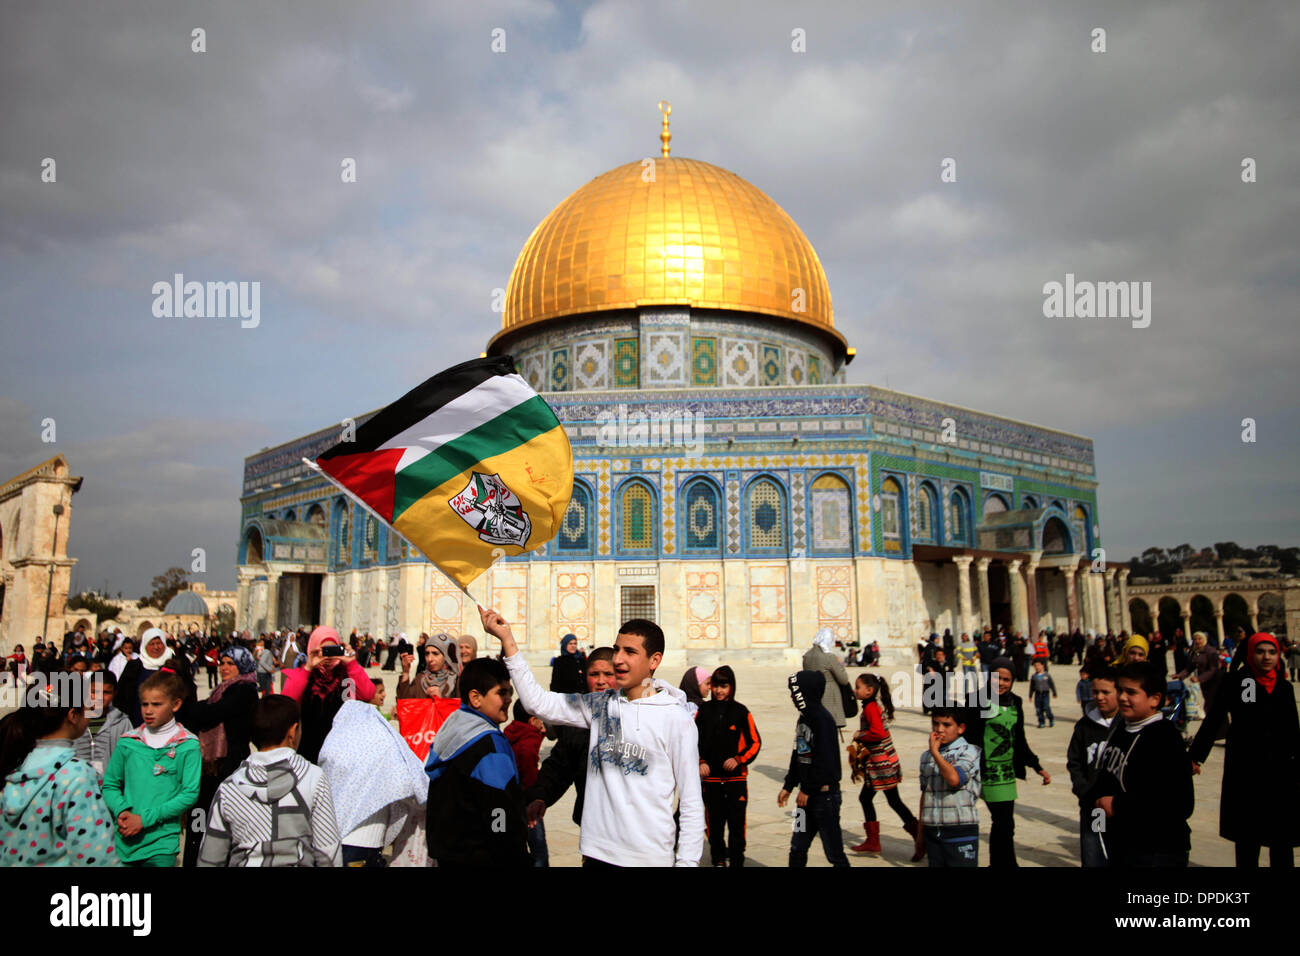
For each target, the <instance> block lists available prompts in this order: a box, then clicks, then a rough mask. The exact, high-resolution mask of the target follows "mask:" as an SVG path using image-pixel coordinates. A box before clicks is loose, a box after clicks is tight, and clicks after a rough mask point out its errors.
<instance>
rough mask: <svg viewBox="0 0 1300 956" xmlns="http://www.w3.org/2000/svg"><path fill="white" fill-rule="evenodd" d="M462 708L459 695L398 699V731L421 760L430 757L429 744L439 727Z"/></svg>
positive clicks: (396, 710)
mask: <svg viewBox="0 0 1300 956" xmlns="http://www.w3.org/2000/svg"><path fill="white" fill-rule="evenodd" d="M459 709H460V698H459V697H422V698H411V699H409V700H399V701H397V707H396V709H395V712H396V714H397V732H398V733H399V734H401V735H402V739H403V740H405V741H406V744H407V746H409V747H410V748H411V750H413V751H414V752H415V755H416V756H417V757H419V758H420V760H421V761H425V760H428V759H429V745H430V744H432V743H433V738H434V737H435V736H437V734H438V728H439V727H441V726H442V722H443V721H444V720H446V719H447V716H448V715H449V714H451V713H452V711H455V710H459Z"/></svg>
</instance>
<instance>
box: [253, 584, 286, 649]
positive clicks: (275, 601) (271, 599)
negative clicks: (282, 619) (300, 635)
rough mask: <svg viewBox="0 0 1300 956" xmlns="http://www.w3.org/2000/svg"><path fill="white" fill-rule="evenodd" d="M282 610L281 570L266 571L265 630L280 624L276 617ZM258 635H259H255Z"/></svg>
mask: <svg viewBox="0 0 1300 956" xmlns="http://www.w3.org/2000/svg"><path fill="white" fill-rule="evenodd" d="M279 612H280V572H279V571H268V572H267V573H266V623H265V624H264V625H263V626H262V629H263V630H266V631H274V630H276V629H277V628H278V627H279V626H280V625H279V624H278V623H277V621H276V619H277V617H278V616H279ZM253 636H254V637H256V636H257V635H253Z"/></svg>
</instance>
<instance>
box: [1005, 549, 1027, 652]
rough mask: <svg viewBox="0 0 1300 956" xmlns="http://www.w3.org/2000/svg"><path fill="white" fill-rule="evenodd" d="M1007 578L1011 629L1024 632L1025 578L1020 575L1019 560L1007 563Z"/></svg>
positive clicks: (1025, 627)
mask: <svg viewBox="0 0 1300 956" xmlns="http://www.w3.org/2000/svg"><path fill="white" fill-rule="evenodd" d="M1007 580H1008V582H1009V583H1010V585H1011V630H1012V631H1013V632H1014V631H1020V633H1022V634H1023V633H1024V632H1025V630H1026V629H1027V628H1028V625H1027V623H1026V612H1025V579H1024V578H1022V577H1021V576H1020V562H1019V561H1018V560H1017V561H1010V562H1008V563H1007Z"/></svg>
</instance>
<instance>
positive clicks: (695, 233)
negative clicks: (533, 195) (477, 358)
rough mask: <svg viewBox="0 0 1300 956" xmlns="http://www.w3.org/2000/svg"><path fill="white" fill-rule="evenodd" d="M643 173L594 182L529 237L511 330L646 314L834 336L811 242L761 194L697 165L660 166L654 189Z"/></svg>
mask: <svg viewBox="0 0 1300 956" xmlns="http://www.w3.org/2000/svg"><path fill="white" fill-rule="evenodd" d="M643 169H645V166H644V165H643V163H642V162H641V161H640V160H638V161H637V162H633V163H628V164H627V165H626V166H619V167H618V168H617V169H611V170H610V171H609V172H607V173H605V174H603V175H601V176H597V177H596V178H595V179H593V180H592V181H591V182H589V183H588V184H587V185H585V186H583V187H582V188H581V189H578V190H577V191H576V192H574V193H573V194H572V195H571V196H569V198H568V199H566V200H564V202H562V203H560V204H559V205H558V206H556V207H555V209H554V210H552V212H551V214H550V215H549V216H547V217H546V218H545V219H543V220H542V222H541V223H540V224H539V225H538V227H537V228H536V229H534V230H533V234H532V235H531V236H529V237H528V241H527V242H526V243H525V244H524V248H523V251H522V252H520V253H519V259H518V261H516V263H515V268H514V271H513V272H511V274H510V283H509V285H508V286H507V289H506V308H505V317H504V321H503V325H502V330H503V332H504V331H505V330H509V329H517V328H520V327H521V326H526V325H531V324H533V323H536V322H541V321H543V320H546V319H552V318H556V317H558V316H566V315H574V314H578V313H584V312H600V311H605V310H609V309H627V308H635V307H637V306H644V305H690V306H694V307H696V308H709V309H734V310H740V311H745V312H760V313H764V314H767V315H775V316H780V317H782V318H786V319H792V320H794V321H796V322H802V323H806V324H808V325H813V326H816V327H818V328H821V329H832V328H833V322H832V314H831V294H830V289H829V287H828V286H827V284H826V273H825V272H824V271H823V270H822V265H821V262H820V261H819V260H818V258H817V253H816V252H815V251H814V250H813V247H812V243H810V242H809V241H808V239H807V238H806V237H805V236H804V234H803V232H802V231H801V230H800V229H799V227H798V226H797V225H796V224H795V222H794V220H793V219H791V218H790V217H789V216H788V215H786V213H785V210H783V209H782V208H781V207H780V206H778V205H777V204H776V203H775V202H773V201H772V200H771V199H770V198H769V197H768V196H767V195H766V194H765V193H763V192H762V190H760V189H758V188H756V187H755V186H753V185H752V184H750V183H748V182H746V181H745V180H743V179H741V178H740V177H739V176H737V175H736V174H735V173H731V172H728V171H727V170H725V169H720V168H719V167H717V166H713V165H711V164H709V163H704V162H700V161H699V160H695V159H680V158H677V157H669V158H656V159H655V181H654V182H643V181H642V171H643ZM797 289H798V290H802V293H801V297H800V296H796V292H795V290H797ZM799 306H801V307H802V311H799V308H798V307H799ZM835 334H836V337H837V338H838V337H839V336H838V333H835Z"/></svg>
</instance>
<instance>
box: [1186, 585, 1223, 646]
mask: <svg viewBox="0 0 1300 956" xmlns="http://www.w3.org/2000/svg"><path fill="white" fill-rule="evenodd" d="M1215 606H1216V605H1215V603H1214V601H1212V600H1210V598H1208V597H1206V596H1205V595H1204V594H1193V595H1192V596H1191V598H1190V599H1189V600H1188V602H1187V608H1188V610H1189V611H1190V612H1191V619H1190V620H1191V625H1192V634H1195V633H1196V632H1197V631H1204V632H1205V637H1206V639H1208V640H1209V642H1210V643H1211V644H1214V645H1215V646H1218V643H1219V629H1218V627H1217V626H1216V625H1215V623H1214V610H1215ZM1192 634H1188V635H1187V639H1188V640H1191V637H1192Z"/></svg>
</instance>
